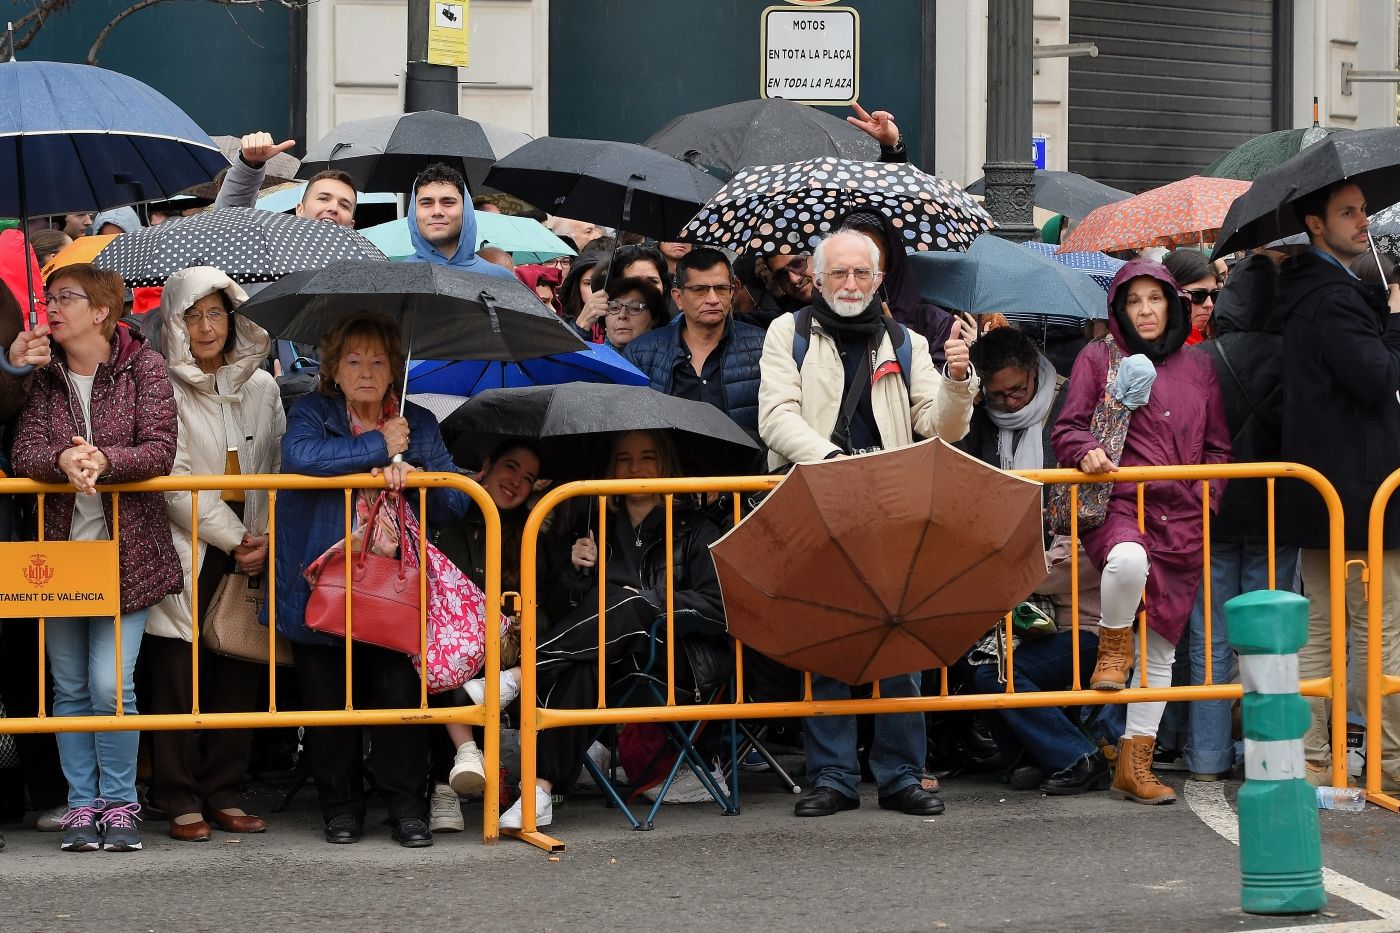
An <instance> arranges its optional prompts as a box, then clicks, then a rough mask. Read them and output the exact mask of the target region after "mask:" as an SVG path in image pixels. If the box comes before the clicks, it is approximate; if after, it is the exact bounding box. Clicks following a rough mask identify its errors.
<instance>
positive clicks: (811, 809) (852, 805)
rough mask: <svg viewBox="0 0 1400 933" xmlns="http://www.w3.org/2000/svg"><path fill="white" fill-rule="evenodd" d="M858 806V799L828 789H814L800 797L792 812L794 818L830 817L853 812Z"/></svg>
mask: <svg viewBox="0 0 1400 933" xmlns="http://www.w3.org/2000/svg"><path fill="white" fill-rule="evenodd" d="M859 806H860V799H859V798H851V797H847V796H846V795H845V794H843V793H841V792H840V791H839V790H835V789H833V788H830V787H814V788H812V789H811V790H809V791H807V793H805V794H803V795H802V799H801V800H799V801H797V806H795V807H793V808H792V812H793V814H794V815H796V816H831V814H833V813H840V812H841V811H842V810H854V809H856V808H857V807H859Z"/></svg>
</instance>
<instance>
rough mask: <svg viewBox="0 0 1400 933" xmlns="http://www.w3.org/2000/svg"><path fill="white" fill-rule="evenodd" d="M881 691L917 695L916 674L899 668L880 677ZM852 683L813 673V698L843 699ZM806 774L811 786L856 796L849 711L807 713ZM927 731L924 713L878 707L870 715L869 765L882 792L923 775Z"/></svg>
mask: <svg viewBox="0 0 1400 933" xmlns="http://www.w3.org/2000/svg"><path fill="white" fill-rule="evenodd" d="M880 696H882V697H916V696H919V675H918V674H900V675H899V676H897V677H886V678H885V679H884V680H882V681H880ZM850 697H851V687H850V685H849V684H843V683H842V682H841V681H839V680H832V679H831V678H830V677H823V676H822V675H820V674H813V675H812V699H814V700H848V699H850ZM806 728H807V776H808V777H809V778H811V781H812V785H813V786H814V787H830V788H831V789H833V790H835V791H837V792H839V793H842V794H845V795H846V796H847V797H851V798H853V799H856V800H859V799H860V760H859V758H858V757H857V755H856V718H855V717H854V716H812V717H809V718H808V719H807V720H806ZM927 754H928V736H927V735H926V734H925V732H924V714H923V713H881V714H879V715H877V716H876V717H875V738H874V742H873V744H872V745H871V748H870V771H871V773H873V774H874V775H875V785H876V787H877V788H879V794H880V796H881V797H887V796H889V795H890V794H893V793H896V792H898V791H901V790H903V789H904V788H906V787H908V786H909V785H910V784H917V783H919V781H920V780H921V779H922V778H923V776H924V757H925V756H926V755H927Z"/></svg>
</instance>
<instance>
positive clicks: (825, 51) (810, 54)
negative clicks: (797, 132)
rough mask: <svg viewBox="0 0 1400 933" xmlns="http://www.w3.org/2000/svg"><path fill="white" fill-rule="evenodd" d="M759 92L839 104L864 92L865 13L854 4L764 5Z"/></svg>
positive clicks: (794, 98) (852, 101) (768, 95)
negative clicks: (862, 19)
mask: <svg viewBox="0 0 1400 933" xmlns="http://www.w3.org/2000/svg"><path fill="white" fill-rule="evenodd" d="M762 16H763V28H762V33H763V41H762V43H761V49H762V55H763V62H762V64H761V66H760V67H759V74H760V84H761V87H760V89H759V93H760V96H762V97H764V98H783V99H785V100H791V101H795V102H797V103H799V104H823V105H828V106H831V105H839V104H850V103H854V102H855V100H856V99H857V98H858V97H859V96H860V14H859V13H857V12H856V11H855V10H854V9H852V8H851V7H844V6H823V7H815V8H812V9H804V8H799V7H795V6H786V7H782V6H770V7H768V8H766V9H765V10H764V11H763V14H762Z"/></svg>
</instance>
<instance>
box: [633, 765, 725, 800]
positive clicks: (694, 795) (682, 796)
mask: <svg viewBox="0 0 1400 933" xmlns="http://www.w3.org/2000/svg"><path fill="white" fill-rule="evenodd" d="M712 776H713V777H714V779H715V783H716V784H718V785H719V786H720V787H723V786H724V783H725V781H724V775H722V774H720V773H719V772H718V771H716V772H713V774H712ZM660 790H661V785H660V784H657V785H656V786H655V787H648V788H647V789H646V790H644V791H642V796H643V797H645V798H646V799H648V800H655V799H656V795H657V793H659V792H660ZM714 799H715V798H714V796H713V795H712V794H711V793H710V792H709V790H707V789H706V787H705V785H704V784H702V783H700V779H699V778H698V777H696V776H695V772H694V771H692V770H691V769H690V763H689V762H682V763H681V767H680V770H679V771H677V772H676V779H675V780H674V781H672V782H671V787H670V788H669V789H668V790H667V791H666V799H665V800H664V801H662V802H663V803H706V802H707V801H711V800H714Z"/></svg>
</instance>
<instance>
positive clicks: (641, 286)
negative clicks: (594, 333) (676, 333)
mask: <svg viewBox="0 0 1400 933" xmlns="http://www.w3.org/2000/svg"><path fill="white" fill-rule="evenodd" d="M606 294H607V296H608V304H607V309H608V311H607V317H605V318H604V319H603V328H604V340H603V342H604V343H606V344H607V345H608V346H610V347H612V348H613V349H614V350H617V351H618V352H619V353H620V352H622V349H623V348H624V347H626V346H627V345H628V344H629V343H631V342H632V341H633V340H635V339H637V338H638V337H640V336H641V335H642V334H645V333H646V332H647V331H649V330H651V329H652V328H653V327H664V326H666V321H667V314H666V302H665V300H664V299H663V298H662V297H661V292H659V291H657V290H656V288H655V287H653V286H652V284H651V282H649V281H648V280H646V279H627V278H623V279H614V280H613V281H611V282H609V283H608V288H607V293H606Z"/></svg>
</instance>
